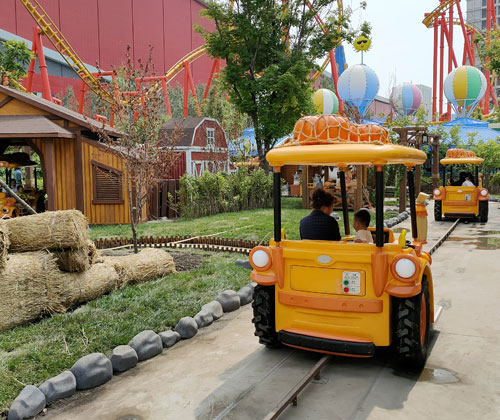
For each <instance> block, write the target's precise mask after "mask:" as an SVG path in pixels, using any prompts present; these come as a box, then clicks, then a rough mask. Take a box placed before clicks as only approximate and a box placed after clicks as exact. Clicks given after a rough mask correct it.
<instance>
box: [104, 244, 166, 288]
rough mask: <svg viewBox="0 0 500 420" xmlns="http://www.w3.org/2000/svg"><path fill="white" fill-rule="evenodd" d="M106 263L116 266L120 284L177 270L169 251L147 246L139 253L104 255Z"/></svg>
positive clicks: (151, 278) (152, 277) (149, 278)
mask: <svg viewBox="0 0 500 420" xmlns="http://www.w3.org/2000/svg"><path fill="white" fill-rule="evenodd" d="M103 259H104V263H106V264H109V265H111V266H113V267H114V269H115V270H116V272H117V273H118V276H119V281H120V286H126V285H127V284H134V283H140V282H143V281H149V280H154V279H156V278H158V277H161V276H166V275H167V274H171V273H173V272H175V265H174V259H173V258H172V256H171V255H170V254H169V253H168V252H164V251H161V250H159V249H157V248H146V249H143V250H142V251H141V252H139V253H138V254H131V255H125V256H117V257H103Z"/></svg>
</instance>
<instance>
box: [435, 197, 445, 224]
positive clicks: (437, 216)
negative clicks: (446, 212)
mask: <svg viewBox="0 0 500 420" xmlns="http://www.w3.org/2000/svg"><path fill="white" fill-rule="evenodd" d="M441 205H442V201H434V220H435V221H436V222H440V221H441V220H442V219H443V217H442V215H441Z"/></svg>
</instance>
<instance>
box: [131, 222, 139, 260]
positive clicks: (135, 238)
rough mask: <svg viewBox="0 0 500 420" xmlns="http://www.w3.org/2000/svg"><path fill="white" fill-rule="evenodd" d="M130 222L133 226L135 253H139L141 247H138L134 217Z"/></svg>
mask: <svg viewBox="0 0 500 420" xmlns="http://www.w3.org/2000/svg"><path fill="white" fill-rule="evenodd" d="M130 224H131V226H132V241H133V243H134V254H138V253H139V248H138V247H137V226H136V224H135V221H134V220H133V218H130Z"/></svg>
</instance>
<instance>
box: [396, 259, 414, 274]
mask: <svg viewBox="0 0 500 420" xmlns="http://www.w3.org/2000/svg"><path fill="white" fill-rule="evenodd" d="M394 270H396V273H397V274H398V276H399V277H403V278H404V279H409V278H411V277H413V275H414V274H415V271H417V267H415V263H414V262H413V261H412V260H410V259H408V258H401V259H400V260H398V261H397V262H396V265H395V266H394Z"/></svg>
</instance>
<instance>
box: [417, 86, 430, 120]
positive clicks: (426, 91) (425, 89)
mask: <svg viewBox="0 0 500 420" xmlns="http://www.w3.org/2000/svg"><path fill="white" fill-rule="evenodd" d="M415 86H417V87H418V88H419V89H420V92H422V107H423V108H424V110H425V112H426V116H427V119H428V120H429V121H430V120H432V88H431V87H430V86H426V85H415Z"/></svg>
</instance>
